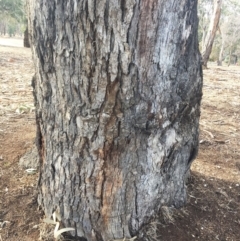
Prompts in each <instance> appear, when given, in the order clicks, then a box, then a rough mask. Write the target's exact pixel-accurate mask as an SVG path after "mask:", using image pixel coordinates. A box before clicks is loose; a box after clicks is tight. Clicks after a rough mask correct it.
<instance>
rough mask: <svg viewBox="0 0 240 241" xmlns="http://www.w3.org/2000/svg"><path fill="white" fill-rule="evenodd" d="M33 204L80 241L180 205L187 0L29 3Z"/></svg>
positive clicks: (186, 134) (196, 97) (192, 115)
mask: <svg viewBox="0 0 240 241" xmlns="http://www.w3.org/2000/svg"><path fill="white" fill-rule="evenodd" d="M30 6H31V7H30V9H31V14H30V16H31V17H30V26H31V28H32V32H31V36H32V48H33V52H34V59H35V63H36V77H35V78H34V80H33V86H34V95H35V102H36V119H37V126H38V134H37V136H38V149H39V154H40V159H41V173H40V180H39V198H38V201H39V204H41V205H42V207H43V209H44V211H45V213H46V215H47V216H51V214H52V213H53V212H54V211H55V210H57V212H59V214H60V216H61V217H62V224H63V225H64V226H68V227H69V226H70V227H74V228H75V230H76V232H74V233H72V234H73V235H77V236H79V237H85V238H86V239H87V240H88V241H94V240H98V241H101V240H106V241H107V240H112V239H119V238H123V237H131V236H134V235H136V234H137V233H138V231H139V230H140V228H141V227H142V226H143V225H144V224H145V223H147V222H149V220H150V218H152V217H153V216H154V214H155V213H157V212H158V210H159V209H160V207H161V206H162V205H169V206H171V205H174V206H176V207H180V206H182V205H184V203H185V201H186V186H185V174H186V173H187V172H188V170H189V168H190V165H191V162H192V161H193V159H194V158H195V156H196V154H197V150H198V124H199V116H200V100H201V96H202V92H201V88H202V69H201V60H200V59H201V58H200V53H199V51H198V39H197V25H198V19H197V1H192V0H165V1H164V0H162V1H159V0H151V1H149V0H141V1H140V0H127V1H124V0H122V1H115V0H97V1H96V0H82V1H73V0H71V1H70V0H69V1H59V0H51V1H49V0H35V1H32V2H31V3H30Z"/></svg>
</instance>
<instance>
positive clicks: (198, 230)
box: [0, 46, 240, 241]
mask: <svg viewBox="0 0 240 241" xmlns="http://www.w3.org/2000/svg"><path fill="white" fill-rule="evenodd" d="M32 75H33V65H32V62H31V53H30V50H29V49H24V48H13V47H1V46H0V86H1V89H0V222H3V221H8V222H9V223H7V224H6V226H5V227H3V228H2V229H1V228H0V235H1V237H2V240H3V241H6V240H8V241H16V240H18V241H21V240H24V241H35V240H38V238H39V232H40V230H41V229H42V226H43V223H42V222H41V218H42V214H41V213H40V211H38V207H37V202H36V191H35V190H36V184H37V175H27V174H26V172H24V171H23V170H21V169H20V168H19V167H18V161H19V158H20V157H21V156H22V155H23V154H24V153H25V152H26V151H27V150H28V149H29V148H31V147H32V145H33V142H34V137H35V123H34V113H33V111H32V107H33V106H32V103H33V98H32V93H31V91H32V90H31V86H30V84H31V78H32ZM239 97H240V67H237V66H234V67H230V68H228V67H221V68H218V67H216V66H210V68H209V69H208V70H205V71H204V95H203V101H202V117H201V124H200V129H201V133H200V140H201V144H200V150H199V155H198V158H197V160H196V161H195V162H194V164H193V166H192V178H191V181H190V184H189V200H188V205H187V206H186V207H185V208H183V209H181V210H177V211H176V210H172V209H167V208H165V209H164V210H163V214H164V215H162V217H160V218H159V220H157V221H155V222H153V223H152V224H151V225H150V226H149V228H148V229H146V230H147V233H148V234H149V236H152V240H163V241H176V240H178V241H192V240H201V241H213V240H221V241H223V240H225V241H237V240H240V206H239V204H240V151H239V144H240V143H239V142H240V134H239V133H240V132H239V130H240V111H239V109H240V102H239ZM41 232H43V231H42V230H41ZM0 240H1V239H0ZM149 240H150V239H149Z"/></svg>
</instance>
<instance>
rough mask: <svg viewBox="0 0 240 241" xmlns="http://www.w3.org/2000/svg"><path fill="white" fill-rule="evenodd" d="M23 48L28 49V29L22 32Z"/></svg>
mask: <svg viewBox="0 0 240 241" xmlns="http://www.w3.org/2000/svg"><path fill="white" fill-rule="evenodd" d="M23 46H24V47H25V48H30V47H31V46H30V42H29V34H28V27H27V28H26V29H25V31H24V36H23Z"/></svg>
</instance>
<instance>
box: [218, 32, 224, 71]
mask: <svg viewBox="0 0 240 241" xmlns="http://www.w3.org/2000/svg"><path fill="white" fill-rule="evenodd" d="M221 35H222V34H221ZM221 37H222V43H221V49H220V52H219V56H218V66H222V61H223V51H224V47H225V41H224V38H223V35H222V36H221Z"/></svg>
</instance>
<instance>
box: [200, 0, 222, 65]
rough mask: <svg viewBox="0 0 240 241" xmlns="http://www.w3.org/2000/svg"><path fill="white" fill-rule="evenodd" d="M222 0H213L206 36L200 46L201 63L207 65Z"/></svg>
mask: <svg viewBox="0 0 240 241" xmlns="http://www.w3.org/2000/svg"><path fill="white" fill-rule="evenodd" d="M221 6H222V0H214V9H213V13H212V17H211V21H210V24H209V28H208V32H207V35H206V37H205V38H204V39H203V48H202V65H203V66H204V67H207V62H208V60H209V57H210V54H211V52H212V46H213V42H214V39H215V35H216V32H217V30H218V24H219V20H220V16H221Z"/></svg>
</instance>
